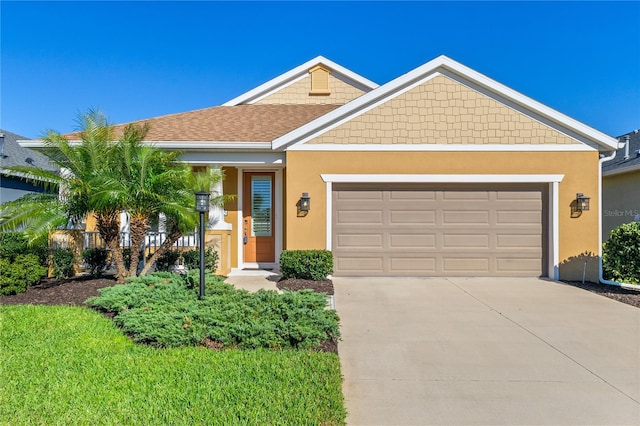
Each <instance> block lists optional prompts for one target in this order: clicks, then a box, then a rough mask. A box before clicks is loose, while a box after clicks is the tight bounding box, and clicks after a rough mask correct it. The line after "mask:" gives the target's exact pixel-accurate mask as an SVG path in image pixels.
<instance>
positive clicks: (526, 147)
mask: <svg viewBox="0 0 640 426" xmlns="http://www.w3.org/2000/svg"><path fill="white" fill-rule="evenodd" d="M287 151H395V152H398V151H409V152H416V151H456V152H458V151H465V152H469V151H472V152H473V151H480V152H482V151H518V152H519V151H526V152H531V151H543V152H544V151H551V152H555V151H560V152H561V151H595V149H594V148H592V147H590V146H588V145H585V144H581V143H580V144H554V145H551V144H549V145H545V144H513V145H504V144H296V145H292V146H291V147H289V148H288V149H287Z"/></svg>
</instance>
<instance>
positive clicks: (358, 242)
mask: <svg viewBox="0 0 640 426" xmlns="http://www.w3.org/2000/svg"><path fill="white" fill-rule="evenodd" d="M382 239H383V237H382V234H369V233H367V234H340V235H339V236H338V248H356V247H358V248H374V249H382V248H383V245H382Z"/></svg>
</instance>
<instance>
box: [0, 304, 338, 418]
mask: <svg viewBox="0 0 640 426" xmlns="http://www.w3.org/2000/svg"><path fill="white" fill-rule="evenodd" d="M344 419H345V410H344V406H343V397H342V391H341V375H340V365H339V360H338V357H337V356H336V355H335V354H330V353H320V352H313V351H270V350H266V349H261V350H250V351H249V350H248V351H240V350H227V351H220V352H214V351H211V350H207V349H204V348H197V347H193V348H181V349H154V348H151V347H147V346H142V345H136V344H134V343H133V342H132V341H131V340H130V339H129V338H128V337H126V336H125V335H123V334H122V332H121V331H119V330H118V328H117V327H115V326H114V325H113V324H112V322H111V321H109V320H108V319H106V318H104V317H103V316H101V315H100V314H98V313H96V312H94V311H91V310H89V309H86V308H79V307H62V306H31V305H22V306H7V305H4V306H3V305H0V424H3V425H22V424H46V425H58V424H59V425H63V424H64V425H67V424H82V425H84V424H91V425H122V424H144V425H157V424H173V425H179V424H216V425H218V424H251V425H253V424H270V425H285V424H295V425H304V424H309V425H313V424H322V425H336V424H344Z"/></svg>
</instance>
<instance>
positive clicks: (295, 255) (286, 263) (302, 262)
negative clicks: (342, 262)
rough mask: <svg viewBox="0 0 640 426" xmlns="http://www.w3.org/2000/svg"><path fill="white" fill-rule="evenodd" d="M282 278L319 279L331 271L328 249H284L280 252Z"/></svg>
mask: <svg viewBox="0 0 640 426" xmlns="http://www.w3.org/2000/svg"><path fill="white" fill-rule="evenodd" d="M280 273H281V274H282V278H285V279H286V278H298V279H303V280H314V281H321V280H324V279H326V278H327V276H328V275H330V274H331V273H333V255H332V254H331V252H330V251H329V250H284V251H283V252H282V253H281V254H280Z"/></svg>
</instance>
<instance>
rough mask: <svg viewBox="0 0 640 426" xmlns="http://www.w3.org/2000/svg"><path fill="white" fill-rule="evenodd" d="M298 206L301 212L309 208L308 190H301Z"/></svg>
mask: <svg viewBox="0 0 640 426" xmlns="http://www.w3.org/2000/svg"><path fill="white" fill-rule="evenodd" d="M298 206H299V207H300V211H301V212H308V211H309V210H310V209H311V198H309V193H308V192H303V193H302V197H300V201H299V204H298Z"/></svg>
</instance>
